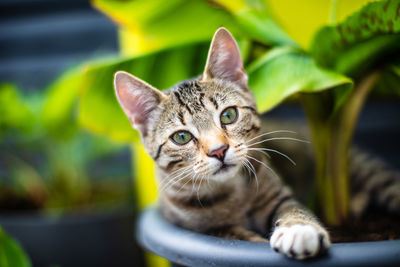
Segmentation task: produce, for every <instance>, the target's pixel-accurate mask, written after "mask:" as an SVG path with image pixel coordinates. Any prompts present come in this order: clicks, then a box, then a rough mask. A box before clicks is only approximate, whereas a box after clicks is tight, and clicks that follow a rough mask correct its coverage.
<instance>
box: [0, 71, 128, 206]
mask: <svg viewBox="0 0 400 267" xmlns="http://www.w3.org/2000/svg"><path fill="white" fill-rule="evenodd" d="M77 70H78V69H73V70H71V71H68V72H67V73H66V74H64V75H62V76H61V77H60V78H59V79H58V80H57V81H56V82H55V83H54V84H53V85H51V86H50V87H49V88H48V89H47V90H46V91H45V92H44V93H34V94H28V95H21V94H20V93H19V90H18V89H17V88H16V87H15V86H13V85H10V84H4V85H1V86H0V114H2V116H0V209H2V210H7V211H12V210H15V209H39V210H43V211H45V212H50V213H54V212H57V213H60V212H64V211H67V210H68V211H73V210H75V211H76V210H78V209H81V210H83V209H86V210H87V209H94V208H98V207H97V206H96V205H103V206H102V207H101V208H105V207H106V206H107V205H113V204H119V203H122V201H126V200H127V196H129V190H127V187H126V182H127V181H125V183H115V182H114V181H111V179H109V177H106V176H107V175H110V176H116V178H121V177H120V176H121V172H119V171H116V168H117V167H118V166H115V167H114V166H113V167H112V168H108V169H105V168H102V167H101V166H98V165H100V164H98V163H97V165H96V162H98V161H99V160H104V159H105V158H107V157H108V156H110V155H112V154H113V153H115V152H118V151H120V149H121V148H122V146H121V145H117V144H115V143H113V142H110V141H109V140H107V139H105V138H100V137H98V136H92V135H90V134H88V133H86V132H84V131H83V130H82V129H79V127H78V124H77V118H76V117H77V116H76V115H77V114H76V108H77V105H76V104H77V96H78V89H79V88H80V87H79V86H78V85H77V83H76V81H77V79H76V77H77V76H76V75H75V74H76V73H80V72H79V71H77ZM3 114H4V116H3ZM96 169H101V170H102V171H103V172H104V173H99V171H97V172H96ZM124 175H126V173H125V174H124ZM94 176H96V177H94ZM95 178H98V179H95ZM128 188H129V187H128Z"/></svg>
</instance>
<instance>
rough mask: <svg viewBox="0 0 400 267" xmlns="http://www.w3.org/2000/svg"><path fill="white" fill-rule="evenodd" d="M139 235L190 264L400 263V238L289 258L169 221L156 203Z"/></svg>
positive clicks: (144, 215) (151, 248)
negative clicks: (312, 255)
mask: <svg viewBox="0 0 400 267" xmlns="http://www.w3.org/2000/svg"><path fill="white" fill-rule="evenodd" d="M136 238H137V239H138V242H139V243H140V245H141V246H142V247H144V248H145V249H147V250H149V251H151V252H153V253H155V254H157V255H159V256H161V257H163V258H166V259H168V260H170V261H172V262H174V263H178V264H182V265H188V266H210V265H211V266H215V265H217V266H221V265H223V266H226V265H229V266H265V265H266V264H268V265H272V266H288V265H290V266H304V265H305V264H307V265H308V266H321V265H322V266H335V267H338V266H400V240H390V241H371V242H354V243H334V244H332V246H331V248H330V250H329V252H328V253H327V254H326V255H324V256H321V257H318V258H314V259H309V260H306V261H297V260H293V259H289V258H287V257H285V256H283V255H282V254H279V253H277V252H275V251H274V250H273V249H271V247H270V246H269V245H266V244H265V243H256V242H248V241H241V240H230V239H225V238H218V237H214V236H209V235H205V234H200V233H196V232H192V231H189V230H185V229H182V228H180V227H177V226H175V225H172V224H171V223H169V222H167V221H166V220H165V219H164V218H163V217H162V215H161V213H160V212H159V210H158V208H157V207H152V208H149V209H147V210H145V211H143V212H142V213H141V215H140V217H139V219H138V222H137V226H136Z"/></svg>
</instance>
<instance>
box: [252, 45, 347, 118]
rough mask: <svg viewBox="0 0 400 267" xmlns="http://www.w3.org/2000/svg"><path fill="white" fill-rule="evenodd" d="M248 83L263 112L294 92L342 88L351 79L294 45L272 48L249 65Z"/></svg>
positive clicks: (259, 108) (313, 91) (260, 110)
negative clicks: (300, 50)
mask: <svg viewBox="0 0 400 267" xmlns="http://www.w3.org/2000/svg"><path fill="white" fill-rule="evenodd" d="M248 74H249V86H250V88H251V89H252V91H253V93H254V96H255V98H256V101H257V106H258V110H259V112H265V111H268V110H270V109H272V108H273V107H275V106H276V105H278V104H279V103H280V102H282V101H283V100H284V99H285V98H287V97H289V96H291V95H293V94H296V93H300V92H301V93H315V92H320V91H323V90H326V89H330V88H335V87H338V86H340V87H342V86H344V87H345V88H346V89H347V90H346V91H348V89H349V88H350V87H351V86H352V81H351V80H350V79H349V78H347V77H345V76H343V75H341V74H338V73H335V72H332V71H328V70H325V69H322V68H320V67H318V66H317V65H316V64H315V62H314V61H313V59H312V58H310V57H309V56H308V55H306V54H304V53H301V52H299V51H297V50H296V49H293V48H275V49H272V50H271V51H269V52H268V53H266V54H265V55H264V56H263V57H261V58H260V59H258V60H257V61H256V62H254V63H253V64H252V65H251V66H249V68H248Z"/></svg>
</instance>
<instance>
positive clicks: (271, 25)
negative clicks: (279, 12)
mask: <svg viewBox="0 0 400 267" xmlns="http://www.w3.org/2000/svg"><path fill="white" fill-rule="evenodd" d="M215 2H217V3H218V4H220V5H221V6H223V7H224V8H225V9H226V10H227V11H229V12H230V13H231V14H232V15H233V17H234V18H235V19H236V22H237V24H238V26H239V27H240V28H241V29H242V30H243V32H245V34H246V35H247V36H248V37H250V38H252V39H254V40H257V41H259V42H261V43H264V44H269V45H294V46H296V43H295V42H294V41H293V40H292V39H291V38H290V37H289V36H288V35H287V34H286V33H285V32H284V31H283V30H282V28H281V27H280V26H279V25H278V24H277V23H276V21H275V20H274V16H273V15H272V14H271V13H270V12H269V10H268V8H267V7H266V6H265V3H263V1H260V0H253V1H245V0H215Z"/></svg>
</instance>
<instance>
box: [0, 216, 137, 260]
mask: <svg viewBox="0 0 400 267" xmlns="http://www.w3.org/2000/svg"><path fill="white" fill-rule="evenodd" d="M133 222H134V216H133V212H132V211H128V209H126V210H125V209H122V210H117V211H112V212H111V211H108V212H106V211H104V212H91V213H87V214H74V215H63V216H59V217H48V216H43V215H39V214H20V213H19V214H18V215H17V214H13V215H0V225H2V226H3V228H4V230H5V231H7V232H8V233H9V234H10V235H11V236H13V237H14V238H15V239H16V240H18V241H19V242H20V244H21V245H22V247H23V248H24V249H25V251H26V252H27V254H28V255H29V256H30V258H31V260H32V264H33V266H56V265H57V266H63V267H64V266H143V265H144V263H143V259H142V253H141V251H140V249H139V248H138V246H137V245H136V243H135V241H134V238H133V237H132V234H131V233H132V224H133Z"/></svg>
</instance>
